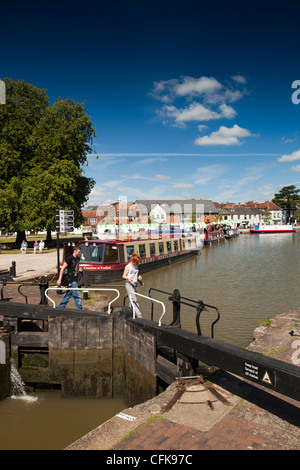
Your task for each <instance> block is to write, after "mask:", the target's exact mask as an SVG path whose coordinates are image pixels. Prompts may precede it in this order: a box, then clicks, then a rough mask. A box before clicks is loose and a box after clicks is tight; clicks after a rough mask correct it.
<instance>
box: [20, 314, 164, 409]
mask: <svg viewBox="0 0 300 470" xmlns="http://www.w3.org/2000/svg"><path fill="white" fill-rule="evenodd" d="M129 315H130V317H131V316H132V312H131V311H129V309H126V307H125V308H123V307H119V308H116V309H114V313H113V314H111V315H108V314H107V313H99V315H97V316H95V315H93V316H88V314H84V315H82V316H71V315H70V316H68V315H67V314H63V315H61V316H53V317H49V318H48V325H47V331H46V332H41V333H35V335H34V338H35V341H38V338H39V335H40V337H41V338H42V335H43V338H44V339H43V340H42V341H43V344H45V338H46V337H47V338H48V342H47V344H48V351H47V354H45V352H44V353H43V354H42V353H41V352H39V351H38V348H37V349H36V351H34V353H31V354H27V353H26V350H25V353H24V354H23V353H22V360H21V361H19V363H18V356H20V354H19V352H18V351H19V349H18V346H19V345H20V344H22V345H23V336H24V337H25V335H26V333H25V334H24V333H22V332H21V333H19V336H18V337H16V334H15V333H12V335H15V336H14V337H13V341H12V348H11V353H12V357H13V358H14V360H15V363H16V364H17V367H18V370H19V373H20V374H21V377H22V379H23V381H24V382H25V383H27V384H30V383H32V384H37V383H47V384H58V385H60V387H61V394H62V396H63V397H90V398H112V397H123V398H124V400H125V402H126V403H127V404H128V405H129V406H134V405H135V404H137V403H139V402H141V401H144V400H147V399H149V398H152V397H153V396H155V394H156V354H155V340H154V338H153V337H152V336H151V335H148V334H145V333H142V332H141V331H139V330H138V329H137V328H135V327H134V325H132V324H133V323H134V322H129V323H130V325H128V324H127V322H126V317H127V316H129ZM22 335H23V336H22ZM45 335H47V336H45Z"/></svg>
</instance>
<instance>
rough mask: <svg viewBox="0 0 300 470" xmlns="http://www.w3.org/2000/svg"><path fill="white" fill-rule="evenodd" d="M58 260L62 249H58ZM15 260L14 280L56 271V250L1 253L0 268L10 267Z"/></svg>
mask: <svg viewBox="0 0 300 470" xmlns="http://www.w3.org/2000/svg"><path fill="white" fill-rule="evenodd" d="M59 259H60V261H62V250H60V258H59ZM13 261H15V262H16V277H15V278H14V280H15V281H24V280H28V279H32V278H37V277H40V276H47V275H48V276H51V275H54V274H55V273H56V272H57V252H56V251H53V252H51V253H47V252H44V253H42V254H39V253H37V254H35V255H34V254H33V253H27V254H26V255H25V254H22V253H15V254H11V253H8V254H6V253H1V254H0V270H5V269H8V270H9V269H10V267H11V266H12V262H13Z"/></svg>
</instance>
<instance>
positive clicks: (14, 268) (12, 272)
mask: <svg viewBox="0 0 300 470" xmlns="http://www.w3.org/2000/svg"><path fill="white" fill-rule="evenodd" d="M9 272H10V275H11V277H16V276H17V274H16V262H15V261H12V263H11V268H10V270H9Z"/></svg>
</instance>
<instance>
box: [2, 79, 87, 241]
mask: <svg viewBox="0 0 300 470" xmlns="http://www.w3.org/2000/svg"><path fill="white" fill-rule="evenodd" d="M5 82H6V90H7V93H6V105H5V106H1V107H0V127H1V129H0V176H1V182H0V201H1V206H2V208H4V210H3V211H1V215H0V225H1V226H4V227H5V228H6V229H7V230H10V231H11V230H13V231H18V238H17V241H19V239H20V237H24V231H25V230H29V229H32V230H42V229H44V228H46V229H47V231H48V234H50V233H51V230H55V208H56V203H58V204H59V208H60V209H72V210H74V222H75V225H77V226H78V225H80V224H81V223H82V220H83V219H82V214H81V207H82V206H83V204H84V203H85V202H86V201H87V198H88V195H89V193H90V191H91V189H92V187H93V186H94V184H95V181H94V180H93V179H91V178H86V177H85V176H84V170H83V168H82V167H83V166H84V165H85V164H87V154H88V153H91V151H92V149H91V147H90V144H91V143H92V141H93V137H94V136H95V135H96V134H95V130H94V129H93V127H92V123H91V120H90V117H89V116H87V114H86V110H85V105H84V104H81V103H75V102H74V101H73V100H70V99H66V100H62V99H58V100H56V101H55V103H54V104H53V105H52V106H50V105H49V100H48V97H47V95H46V93H45V91H44V90H39V89H38V88H36V87H34V86H33V85H30V84H26V83H24V82H22V81H18V82H14V81H13V80H10V79H6V80H5ZM1 124H3V125H2V126H1Z"/></svg>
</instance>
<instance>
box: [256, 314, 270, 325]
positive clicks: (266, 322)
mask: <svg viewBox="0 0 300 470" xmlns="http://www.w3.org/2000/svg"><path fill="white" fill-rule="evenodd" d="M259 324H260V325H261V326H271V324H272V319H271V318H270V317H269V315H268V316H267V318H264V319H263V320H261V321H259Z"/></svg>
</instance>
